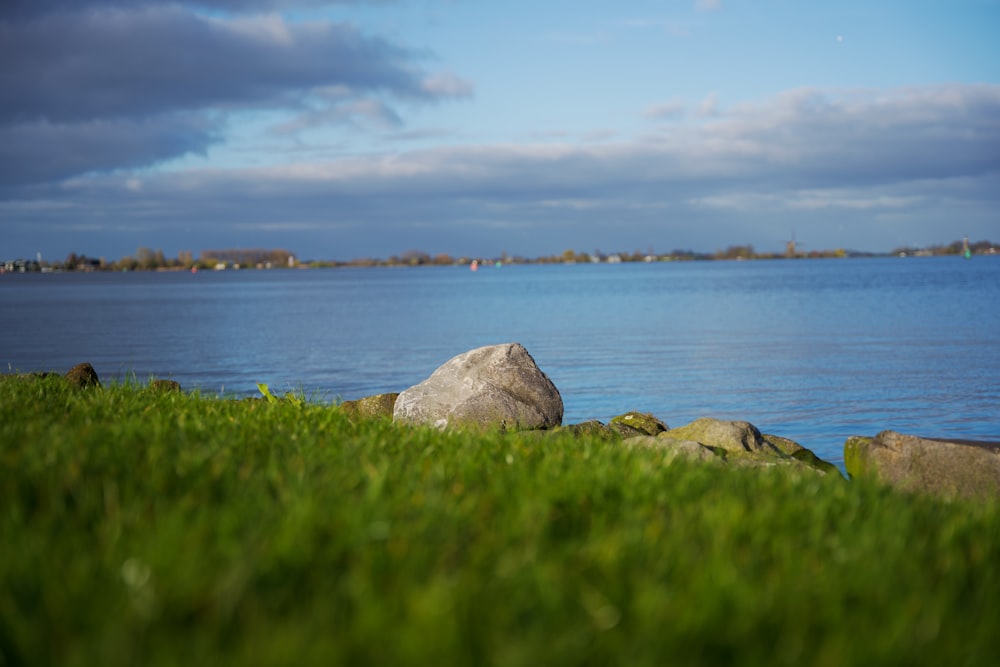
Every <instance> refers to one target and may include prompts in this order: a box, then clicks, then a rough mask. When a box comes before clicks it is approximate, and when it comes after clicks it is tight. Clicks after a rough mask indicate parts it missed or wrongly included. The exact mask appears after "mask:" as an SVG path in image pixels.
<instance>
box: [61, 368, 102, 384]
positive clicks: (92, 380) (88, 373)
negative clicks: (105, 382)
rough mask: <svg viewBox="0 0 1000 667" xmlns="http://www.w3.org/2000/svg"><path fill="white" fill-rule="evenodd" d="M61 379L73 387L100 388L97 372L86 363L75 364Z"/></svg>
mask: <svg viewBox="0 0 1000 667" xmlns="http://www.w3.org/2000/svg"><path fill="white" fill-rule="evenodd" d="M63 377H65V378H66V380H67V381H68V382H69V383H70V384H71V385H73V386H74V387H100V386H101V381H100V380H99V379H98V377H97V371H95V370H94V367H93V366H91V365H90V364H88V363H82V364H77V365H76V366H73V368H71V369H69V371H67V372H66V375H64V376H63Z"/></svg>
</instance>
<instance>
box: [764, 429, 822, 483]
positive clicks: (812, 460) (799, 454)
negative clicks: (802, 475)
mask: <svg viewBox="0 0 1000 667" xmlns="http://www.w3.org/2000/svg"><path fill="white" fill-rule="evenodd" d="M761 438H763V439H764V442H766V443H767V444H769V445H771V446H772V447H774V448H775V449H777V450H778V451H780V452H781V453H783V454H785V455H787V456H791V457H792V458H793V459H796V460H797V461H801V462H802V463H805V464H806V465H808V466H810V467H813V468H816V469H817V470H822V471H823V472H825V473H828V474H835V475H837V476H838V477H839V476H840V468H838V467H837V466H835V465H834V464H832V463H830V462H829V461H824V460H823V459H821V458H820V457H818V456H816V454H815V453H814V452H813V451H812V450H810V449H806V448H805V447H803V446H802V445H800V444H799V443H797V442H795V441H794V440H789V439H788V438H783V437H781V436H780V435H772V434H770V433H761Z"/></svg>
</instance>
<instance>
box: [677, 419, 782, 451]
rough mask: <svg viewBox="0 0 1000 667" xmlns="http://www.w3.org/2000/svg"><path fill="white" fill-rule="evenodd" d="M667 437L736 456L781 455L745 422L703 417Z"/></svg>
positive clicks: (755, 428)
mask: <svg viewBox="0 0 1000 667" xmlns="http://www.w3.org/2000/svg"><path fill="white" fill-rule="evenodd" d="M667 435H668V436H669V437H671V438H677V439H679V440H694V441H695V442H700V443H702V444H703V445H710V446H712V447H720V448H722V449H725V450H726V451H729V452H733V453H735V454H746V453H749V452H759V451H761V450H770V451H772V452H777V453H780V450H778V449H777V448H776V447H774V446H773V445H771V444H769V443H766V442H765V441H764V439H763V437H762V436H761V434H760V431H759V430H757V427H756V426H754V425H753V424H751V423H750V422H744V421H723V420H721V419H712V418H711V417H702V418H701V419H696V420H695V421H693V422H691V423H690V424H687V425H685V426H681V427H679V428H674V429H670V430H669V431H667Z"/></svg>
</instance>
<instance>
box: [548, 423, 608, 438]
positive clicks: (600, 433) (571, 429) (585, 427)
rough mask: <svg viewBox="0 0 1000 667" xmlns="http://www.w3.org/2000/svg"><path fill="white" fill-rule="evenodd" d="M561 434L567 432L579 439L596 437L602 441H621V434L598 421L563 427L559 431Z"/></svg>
mask: <svg viewBox="0 0 1000 667" xmlns="http://www.w3.org/2000/svg"><path fill="white" fill-rule="evenodd" d="M558 430H559V431H560V432H562V431H566V432H568V433H572V434H573V435H575V436H577V437H581V436H584V437H596V438H600V439H602V440H620V439H621V434H620V433H618V432H616V431H614V430H613V429H611V428H609V427H608V426H605V425H604V424H602V423H601V422H599V421H598V420H596V419H591V420H590V421H585V422H581V423H579V424H569V425H567V426H561V427H559V429H558Z"/></svg>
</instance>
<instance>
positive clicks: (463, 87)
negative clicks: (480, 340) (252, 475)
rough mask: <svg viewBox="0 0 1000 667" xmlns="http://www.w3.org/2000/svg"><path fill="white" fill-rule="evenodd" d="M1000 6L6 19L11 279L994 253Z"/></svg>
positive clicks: (10, 14) (0, 54)
mask: <svg viewBox="0 0 1000 667" xmlns="http://www.w3.org/2000/svg"><path fill="white" fill-rule="evenodd" d="M998 204H1000V0H948V1H944V0H941V1H937V2H930V1H926V0H916V1H914V0H911V1H908V2H902V1H900V2H897V1H885V2H877V3H873V2H870V1H869V2H855V1H853V0H846V1H841V2H836V3H830V2H808V1H798V2H792V1H779V0H771V1H758V2H750V1H743V2H740V1H738V0H678V1H672V2H664V1H660V2H654V1H651V0H646V1H643V0H619V1H617V2H614V3H610V2H587V1H583V2H568V1H557V2H556V1H550V2H544V1H536V2H521V1H519V0H514V1H508V2H504V3H487V2H482V1H479V2H477V1H473V0H412V1H411V0H382V1H377V0H370V1H368V2H365V1H362V0H357V1H353V2H352V1H350V0H341V1H340V2H323V1H322V0H311V1H310V0H300V1H297V2H296V1H294V0H288V1H284V0H245V1H242V2H240V1H237V0H202V1H200V2H184V1H181V2H164V1H153V0H149V1H146V2H143V1H135V0H128V1H126V0H49V1H41V2H39V1H37V0H30V1H29V0H6V1H5V3H4V4H3V5H2V6H0V256H2V257H17V256H33V255H34V254H35V252H42V254H43V256H45V257H48V258H52V259H61V258H62V257H64V256H65V255H66V254H68V253H69V252H77V253H84V254H87V255H89V256H105V257H107V258H109V259H117V258H119V257H122V256H125V255H129V254H132V253H134V252H135V250H136V248H138V247H139V246H145V247H151V248H160V249H163V250H164V252H165V253H166V254H167V255H168V256H172V255H175V254H176V253H177V252H179V251H181V250H192V251H194V252H195V253H196V254H197V253H198V252H199V251H200V250H202V249H208V248H220V247H265V248H266V247H281V248H287V249H289V250H292V251H293V252H295V253H297V254H298V255H299V256H300V257H302V258H325V259H351V258H355V257H365V256H369V257H388V256H389V255H393V254H400V253H403V252H405V251H407V250H411V249H419V250H423V251H426V252H430V253H432V254H436V253H439V252H446V253H450V254H453V255H456V256H459V255H468V256H475V255H479V256H495V255H499V254H500V253H501V252H507V253H508V254H512V255H524V256H529V257H532V256H538V255H548V254H558V253H560V252H562V251H563V250H565V249H567V248H573V249H576V250H578V251H587V252H590V251H594V250H601V251H604V252H614V251H627V252H631V251H634V250H642V251H646V250H648V249H650V248H652V249H653V250H654V251H658V252H667V251H669V250H673V249H693V250H697V251H713V250H716V249H718V248H724V247H726V246H728V245H736V244H752V245H753V246H754V247H755V248H757V249H758V250H760V251H777V250H780V249H782V248H783V246H784V242H785V241H786V240H787V239H788V238H790V237H791V235H792V234H794V235H795V237H796V239H797V240H799V241H800V242H801V243H802V244H804V245H805V247H806V249H826V248H837V247H844V248H848V249H856V250H873V251H885V250H889V249H892V248H894V247H897V246H900V245H906V244H917V245H926V244H933V243H941V242H950V241H952V240H954V239H957V238H961V237H962V236H966V235H967V236H969V237H971V238H972V239H973V240H977V239H982V238H990V239H992V240H994V241H995V240H997V239H1000V213H998V211H1000V206H998Z"/></svg>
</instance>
